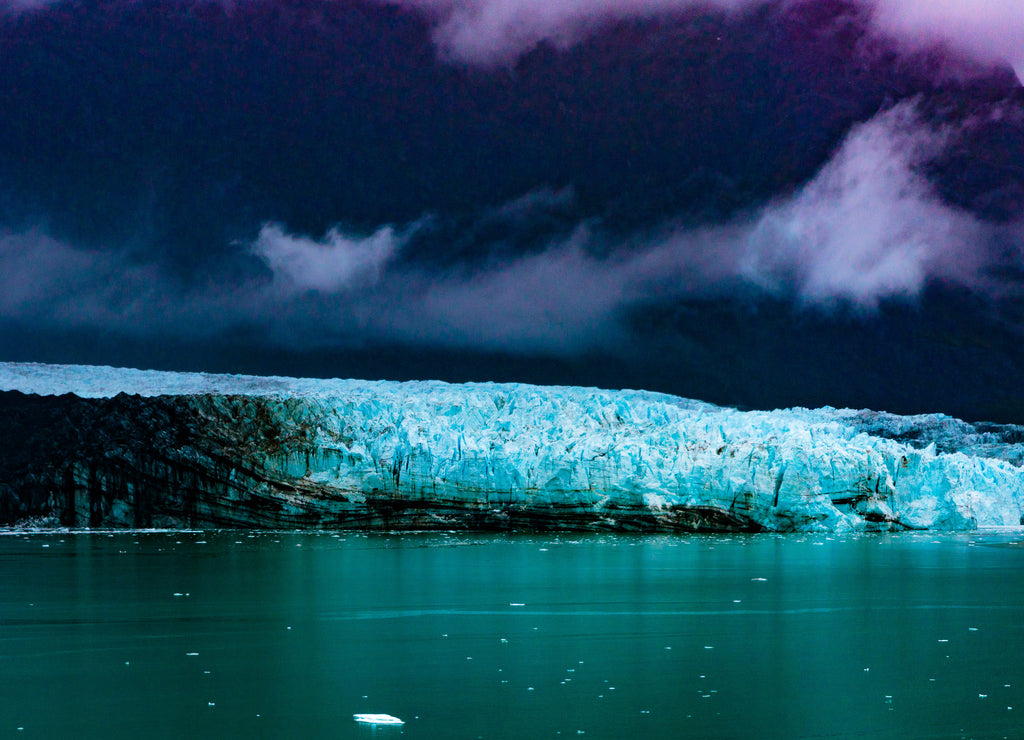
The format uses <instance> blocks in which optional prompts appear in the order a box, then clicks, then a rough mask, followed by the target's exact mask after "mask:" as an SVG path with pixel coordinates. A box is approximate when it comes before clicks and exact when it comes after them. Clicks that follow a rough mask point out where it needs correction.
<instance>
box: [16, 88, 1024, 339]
mask: <svg viewBox="0 0 1024 740" xmlns="http://www.w3.org/2000/svg"><path fill="white" fill-rule="evenodd" d="M950 135H951V133H950V131H948V130H942V129H936V128H935V127H932V126H929V125H927V124H924V123H922V122H921V121H920V119H919V117H918V115H917V111H916V109H915V106H914V105H913V104H912V103H904V104H900V105H898V106H895V107H893V108H891V109H889V110H887V111H885V112H883V113H881V114H879V115H878V116H876V117H875V118H873V119H871V120H869V121H868V122H866V123H864V124H861V125H858V126H855V127H854V128H853V129H852V130H851V131H850V133H849V134H848V135H847V137H846V138H845V140H844V141H843V143H842V145H841V146H840V147H839V149H838V150H837V151H836V153H835V155H834V156H833V158H832V159H831V160H830V161H829V162H828V163H827V164H826V165H825V167H824V168H822V170H821V171H820V172H819V173H818V174H817V176H815V177H814V178H813V179H812V180H811V181H810V182H808V183H807V184H806V185H805V186H803V187H802V188H800V189H799V190H797V191H796V192H794V193H793V194H791V195H790V196H788V197H781V198H778V199H776V200H775V201H774V202H772V203H770V204H769V205H767V206H764V207H761V208H759V209H756V210H754V211H753V212H750V213H747V214H745V215H743V216H741V217H738V218H735V219H733V220H732V221H730V222H728V223H725V224H721V225H713V226H697V227H693V226H679V225H673V224H671V223H667V224H664V225H663V226H662V227H661V228H659V229H655V230H653V231H650V232H644V233H637V234H633V235H631V236H628V237H625V238H623V237H610V236H608V235H606V234H605V233H604V232H603V231H602V229H601V225H600V223H596V222H595V223H581V224H580V225H579V226H578V227H577V228H576V229H575V230H574V231H573V232H572V233H571V234H570V235H569V237H568V238H566V239H561V240H553V241H551V242H550V243H549V244H547V246H546V248H544V249H542V250H540V251H538V252H536V253H533V254H525V255H515V256H511V257H505V258H501V257H495V258H492V259H490V260H487V261H484V262H482V263H480V264H471V265H466V264H461V265H454V266H452V267H450V268H449V269H447V270H445V271H443V272H440V273H439V272H437V270H436V269H434V268H430V267H425V266H423V265H420V264H418V263H417V262H416V261H415V260H411V259H408V257H410V256H411V254H412V252H414V251H415V249H416V246H417V237H418V234H419V233H420V232H421V231H422V230H423V229H424V224H427V223H429V217H428V216H425V217H424V219H421V220H420V221H418V222H414V223H412V224H408V225H402V226H394V225H383V226H381V227H379V228H378V229H376V230H375V231H373V232H371V233H368V234H362V235H359V234H354V233H346V232H345V231H343V230H342V229H341V228H340V227H335V228H332V229H331V230H329V231H328V232H327V233H326V234H324V235H323V236H322V237H319V238H315V237H312V236H308V235H301V234H294V233H289V232H288V231H287V230H286V228H285V227H284V226H282V225H281V224H277V223H272V222H271V223H266V224H264V226H263V227H262V229H261V230H260V232H259V234H258V235H257V237H256V238H255V240H254V241H253V242H252V243H251V244H250V245H249V246H248V249H249V253H250V254H251V255H252V258H253V259H254V260H255V261H256V262H257V263H258V265H259V266H261V269H259V270H256V271H255V272H254V273H253V274H252V275H251V276H250V277H249V278H248V279H247V280H246V281H244V282H242V283H237V284H236V283H232V282H231V281H229V280H227V279H225V280H223V281H218V280H211V281H208V282H207V283H205V284H204V285H201V286H195V285H192V286H186V285H185V284H183V283H181V282H178V281H176V280H175V279H174V278H172V277H171V276H170V275H169V274H168V273H167V272H166V271H164V270H163V269H162V268H161V267H160V265H159V264H158V263H148V264H147V263H143V264H132V262H131V261H130V260H129V259H127V258H126V257H125V256H124V255H118V254H116V253H109V252H89V251H84V250H80V249H76V248H74V246H73V245H69V244H65V243H62V242H60V241H59V240H56V239H54V238H53V237H51V236H48V235H46V234H45V233H43V232H40V231H31V232H26V233H21V234H14V233H8V234H7V235H5V236H4V237H3V238H2V239H0V258H2V260H3V262H4V264H5V267H6V269H5V271H4V273H3V275H2V276H0V295H3V296H4V297H3V299H2V300H0V310H2V315H3V317H4V318H7V319H28V318H32V319H44V320H46V321H47V322H51V323H53V324H55V325H58V326H63V325H68V324H73V325H86V326H88V325H94V326H117V327H119V328H120V329H121V330H124V331H127V332H130V333H134V332H143V333H145V332H153V333H157V332H162V331H170V332H177V333H180V334H181V335H188V334H191V333H194V332H196V331H200V332H208V333H210V332H216V331H218V330H228V329H230V328H231V327H233V326H237V325H247V326H262V327H264V329H265V331H266V332H267V335H268V336H269V337H271V338H272V339H273V340H274V341H275V342H277V343H281V344H285V345H299V346H319V345H322V344H331V343H341V344H345V343H352V342H362V341H367V340H370V341H376V340H382V341H394V340H398V341H402V342H408V343H413V344H416V343H424V344H430V345H441V346H450V347H470V348H483V349H503V348H504V349H507V348H511V347H515V348H516V349H517V351H528V352H529V351H536V352H553V353H556V354H557V353H564V352H577V351H580V350H585V349H588V348H594V347H605V348H607V347H614V346H616V345H619V344H621V343H622V342H623V334H622V326H621V319H622V318H623V316H624V315H625V313H626V312H627V311H628V310H629V309H630V308H631V307H632V306H635V305H637V304H640V303H643V302H645V301H650V300H663V299H673V298H680V297H683V298H686V297H693V296H711V297H714V296H721V295H725V294H727V293H728V292H729V291H731V290H734V289H735V288H736V287H737V286H746V289H748V290H749V289H753V290H755V291H761V292H764V293H766V294H769V295H776V296H782V297H786V298H795V299H797V300H798V301H799V302H801V303H802V304H803V305H804V306H805V307H808V308H811V309H815V308H826V309H830V308H834V307H836V306H841V305H846V306H852V307H854V308H856V309H857V310H862V311H871V310H873V309H874V308H875V307H877V305H878V304H879V302H881V301H884V300H888V299H901V300H912V299H913V298H914V297H915V296H917V295H918V294H919V293H920V292H921V291H922V290H923V288H924V287H925V285H926V284H927V283H928V281H930V280H935V279H938V280H944V281H951V282H954V283H957V284H961V285H965V286H969V287H972V288H975V289H982V290H984V289H986V280H987V278H986V277H985V273H986V268H988V267H990V266H991V265H992V264H994V263H995V262H997V261H999V260H1003V261H1005V259H1006V249H1005V248H1004V249H1003V251H1002V252H1000V253H999V254H989V253H988V252H987V251H986V245H987V244H988V243H989V242H992V241H999V242H1000V243H1001V244H1002V245H1003V246H1004V247H1006V246H1007V245H1010V246H1011V247H1012V249H1011V250H1010V252H1011V254H1016V255H1019V254H1020V253H1021V249H1020V241H1019V234H1017V233H1016V232H1013V231H1012V230H1008V229H1007V228H1006V227H996V226H992V225H989V224H986V223H984V222H982V221H980V220H978V219H977V218H976V217H974V216H972V215H970V214H969V213H966V212H964V211H961V210H959V209H957V208H955V207H953V206H950V205H948V204H946V203H944V202H943V201H942V200H941V199H940V198H939V197H938V196H937V195H936V194H935V192H934V190H933V188H932V187H931V185H930V183H929V182H928V180H927V179H926V177H925V176H924V174H923V172H922V170H923V167H924V166H925V165H927V163H928V162H929V161H930V160H931V159H932V158H934V157H935V156H937V155H938V154H939V153H940V152H941V151H942V150H943V147H944V146H945V145H946V142H947V139H948V138H949V136H950ZM572 197H573V195H572V193H571V192H567V191H551V190H541V191H537V192H533V193H529V194H527V195H525V196H524V197H522V198H520V199H518V200H517V201H515V202H512V203H509V204H506V205H505V206H503V207H501V208H497V209H493V212H492V213H491V215H490V216H489V218H498V217H501V218H506V219H508V218H511V219H528V218H530V217H531V215H532V214H534V215H535V214H536V213H537V212H538V211H543V210H544V208H545V204H547V205H550V206H551V207H552V208H560V207H564V206H565V205H566V202H567V200H571V199H572ZM485 218H486V217H485ZM1013 259H1017V260H1018V263H1017V264H1016V266H1018V267H1020V268H1022V269H1024V261H1020V260H1019V257H1015V258H1013ZM54 295H59V296H61V297H60V298H59V299H57V300H53V299H52V296H54Z"/></svg>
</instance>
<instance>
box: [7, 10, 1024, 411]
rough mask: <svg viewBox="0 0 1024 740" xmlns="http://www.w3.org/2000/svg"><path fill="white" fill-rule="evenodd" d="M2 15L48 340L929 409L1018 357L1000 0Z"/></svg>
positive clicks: (25, 219)
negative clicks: (952, 382) (967, 6)
mask: <svg viewBox="0 0 1024 740" xmlns="http://www.w3.org/2000/svg"><path fill="white" fill-rule="evenodd" d="M3 1H4V0H0V2H3ZM6 7H8V8H15V7H16V8H18V9H19V12H18V13H14V14H7V15H4V14H2V13H0V58H2V59H3V62H4V63H3V64H2V65H0V100H3V101H4V103H3V106H4V109H3V111H0V267H2V269H0V342H7V345H6V346H5V347H4V349H5V350H6V351H7V352H9V353H13V354H18V355H19V358H20V359H35V357H33V356H30V354H31V353H30V351H29V350H27V349H25V350H24V351H22V349H21V348H23V347H31V348H35V349H33V350H32V352H35V351H36V350H37V349H38V350H39V352H40V353H41V354H40V356H45V357H46V358H47V359H50V360H57V361H60V360H64V361H66V360H67V359H68V358H69V357H70V356H69V355H68V354H67V351H69V350H67V351H66V350H65V347H70V346H79V347H83V346H84V347H85V349H84V350H82V352H81V353H79V354H77V355H74V357H73V358H71V359H81V358H83V357H86V358H88V360H89V361H92V362H96V361H99V362H106V361H107V360H106V359H105V355H104V354H103V352H109V351H111V348H113V349H114V350H119V348H120V346H121V345H122V344H131V343H132V342H134V345H133V346H134V347H136V350H134V352H135V354H131V353H128V354H125V355H123V356H127V357H131V358H139V359H131V362H133V363H137V364H146V365H150V364H153V363H164V364H165V365H166V364H169V363H170V364H173V365H174V366H175V367H177V368H180V369H185V368H193V369H201V368H204V367H208V366H213V365H214V364H215V366H216V367H217V368H219V369H232V370H237V371H246V370H250V371H251V370H255V371H266V370H273V371H274V372H284V373H292V374H303V373H307V372H310V370H308V368H310V367H314V368H316V370H315V372H316V373H317V374H323V373H329V374H333V373H347V372H353V373H363V372H367V373H372V374H373V375H374V376H391V377H393V376H400V375H405V376H407V377H415V376H422V375H423V373H427V374H429V375H430V376H431V377H435V376H438V375H440V376H442V377H445V378H448V379H463V380H464V379H470V378H472V379H494V378H497V377H501V378H503V379H508V380H515V379H520V378H530V379H533V380H540V381H542V382H556V383H557V382H585V383H594V382H600V383H602V384H609V385H618V386H623V385H630V386H645V387H650V388H653V389H660V390H668V391H672V392H679V393H686V394H692V395H695V396H698V397H708V398H709V399H710V400H717V401H720V402H734V401H736V402H740V401H743V402H756V403H764V404H778V403H810V402H812V400H809V398H810V399H813V402H817V403H837V402H846V403H869V402H870V403H873V404H875V405H885V406H887V405H889V404H888V402H887V401H886V400H885V399H886V398H887V397H888V398H891V397H894V395H898V390H897V391H893V392H892V394H891V395H888V396H887V395H886V394H887V393H889V391H888V390H886V387H887V384H888V381H889V380H890V379H891V378H892V377H893V375H892V373H898V372H901V373H903V376H902V381H901V382H902V384H903V388H904V389H909V390H908V391H907V393H908V394H909V397H912V398H913V399H914V401H913V404H916V405H915V406H914V408H920V407H921V406H922V405H923V404H931V408H936V407H939V408H945V406H944V405H943V404H945V400H944V399H948V398H952V397H953V396H952V395H951V394H952V393H953V392H951V391H949V389H948V388H946V387H945V386H944V385H943V381H941V379H939V380H933V381H930V383H931V384H930V385H928V382H927V379H926V378H925V379H924V380H923V379H922V376H923V375H924V374H926V373H927V371H928V369H929V368H931V367H932V361H933V359H934V358H935V357H936V356H941V357H945V358H947V360H951V361H958V359H959V357H960V355H959V354H958V353H959V349H960V347H961V346H964V345H970V346H971V347H972V348H975V349H972V351H976V348H977V347H978V346H983V349H985V351H987V352H989V355H986V357H987V358H988V359H989V360H993V358H994V361H992V362H990V363H989V364H990V365H991V367H992V368H993V370H992V371H991V372H989V373H988V375H985V376H984V378H983V379H981V378H982V376H981V375H976V374H975V369H976V367H977V365H978V364H979V363H978V362H977V358H976V357H975V356H974V355H972V356H971V357H969V358H967V359H965V360H964V367H965V368H966V369H965V370H964V371H963V372H961V373H960V375H959V376H958V380H957V384H956V385H957V388H960V387H964V383H965V382H966V380H965V379H971V382H973V383H974V386H972V387H976V388H977V389H979V390H977V392H976V393H975V396H974V397H973V398H975V399H977V398H980V397H982V396H983V395H984V393H987V392H988V391H987V389H988V388H989V387H990V386H991V385H992V382H993V381H992V378H993V377H995V378H997V379H998V377H1002V376H1005V377H1010V376H1012V375H1013V373H1012V372H1002V371H1000V370H999V369H998V368H999V367H1000V366H999V362H1000V361H1002V360H1003V359H1005V358H1007V357H1009V358H1010V360H1007V362H1009V363H1010V365H1011V366H1012V367H1013V368H1016V367H1021V368H1024V359H1019V360H1018V359H1014V358H1016V357H1017V355H1014V354H1013V352H1012V351H1010V350H1008V349H1006V348H1007V347H1008V346H1009V342H1008V340H1007V339H1006V337H1007V336H1012V337H1015V340H1014V341H1017V340H1018V339H1019V336H1020V334H1021V333H1022V332H1020V331H1018V330H1017V328H1016V325H1012V321H1013V320H1014V319H1013V317H1014V316H1018V315H1024V314H1021V313H1020V312H1019V310H1017V309H1016V308H1015V306H1016V304H1014V303H1013V301H1014V300H1016V296H1018V294H1019V293H1020V290H1019V288H1020V285H1021V282H1020V281H1019V278H1020V275H1022V274H1024V257H1022V241H1021V231H1022V230H1021V228H1020V227H1019V224H1020V223H1021V221H1022V219H1024V174H1022V173H1024V97H1022V94H1021V90H1020V88H1019V86H1016V85H1015V83H1014V78H1013V76H1012V75H1011V74H1010V73H1009V71H1008V69H1006V68H1005V67H1004V68H1003V69H998V68H997V67H993V66H992V65H993V64H996V65H998V63H1000V62H1001V61H1002V60H1006V59H1009V60H1010V61H1011V62H1012V61H1013V55H1012V52H1013V50H1014V48H1017V46H1019V45H1016V41H1015V39H1016V38H1017V36H1016V35H1015V34H1017V33H1018V31H1019V28H1020V25H1019V19H1017V18H1016V17H1015V16H1014V15H1013V14H1012V13H1007V12H1006V8H1003V7H1002V6H1000V5H998V4H986V5H981V4H978V5H976V6H972V7H974V10H975V12H974V13H973V14H971V16H970V17H969V18H968V17H966V16H964V17H962V14H961V12H960V10H958V8H959V7H962V6H961V5H959V4H958V5H957V6H956V7H954V6H952V5H949V6H948V7H947V6H946V5H944V4H942V3H930V4H925V3H923V2H922V3H901V4H897V3H895V0H894V2H893V3H892V4H890V3H888V0H878V2H877V3H873V4H871V5H868V4H866V3H859V2H854V1H852V0H815V2H809V3H798V2H775V3H762V2H758V1H757V0H750V1H749V2H748V1H746V0H739V1H737V2H714V1H713V0H712V1H710V2H705V3H690V2H686V1H685V0H650V1H647V2H645V1H644V0H623V1H620V2H612V1H611V0H590V1H589V2H583V1H582V0H580V1H579V2H568V1H566V0H549V1H547V2H543V3H542V2H540V1H539V0H508V1H507V2H490V1H489V0H462V1H460V2H454V1H451V2H448V1H447V0H399V1H398V2H387V1H386V0H379V1H378V0H332V1H330V2H316V1H314V0H288V1H287V2H284V1H283V0H244V1H242V2H234V3H215V2H194V1H193V0H183V1H181V2H179V1H177V0H141V1H140V2H112V3H99V4H89V3H72V2H56V3H45V2H26V1H25V0H21V1H20V2H16V3H14V4H12V3H11V2H10V1H9V2H8V3H7V6H6ZM897 11H898V12H897ZM972 29H973V30H972ZM893 39H899V41H893ZM939 47H945V48H946V51H942V50H941V48H939ZM963 56H969V57H972V58H974V59H975V60H976V63H975V64H974V66H973V67H972V66H971V65H970V64H967V63H963V62H962V58H961V57H963ZM961 67H962V68H963V69H966V70H967V71H968V72H969V74H964V75H959V76H958V75H957V74H950V73H949V72H950V70H953V71H954V72H956V71H957V70H958V69H961ZM937 286H938V287H937ZM958 291H959V292H958ZM951 296H952V297H951ZM1007 297H1010V298H1011V299H1012V300H1011V301H1010V304H1011V305H1010V309H1011V310H1007V311H1005V312H1003V313H1000V314H999V315H998V316H997V318H996V319H991V318H990V314H992V313H993V311H990V309H991V307H992V306H993V305H994V304H997V303H999V302H1000V301H1003V300H1004V299H1005V298H1007ZM1000 305H1002V304H1000ZM949 306H954V307H955V308H954V309H951V308H949ZM965 306H966V307H967V309H965V310H961V309H962V308H963V307H965ZM748 309H749V310H748ZM918 310H920V313H921V315H924V316H927V317H931V318H928V319H927V321H930V322H931V323H930V324H928V326H927V327H926V328H922V327H924V324H923V323H921V324H919V323H917V322H918V321H919V318H918V313H917V312H918ZM994 313H999V312H998V311H996V312H994ZM961 316H966V317H967V318H964V319H963V320H962V321H961V320H960V317H961ZM1004 316H1007V317H1009V318H1008V319H1005V320H1004V318H1003V317H1004ZM950 317H952V318H950ZM978 317H982V318H978ZM921 321H925V320H924V319H921ZM972 321H974V322H975V323H974V324H971V322H972ZM985 322H988V323H985ZM993 322H995V324H994V323H993ZM1000 322H1002V323H1000ZM993 325H997V328H998V329H999V331H994V330H993V331H990V332H988V333H986V331H978V330H977V329H978V327H979V326H980V327H981V329H983V330H987V329H991V328H992V327H993ZM894 327H895V328H894ZM1007 327H1009V328H1007ZM904 328H905V335H899V334H898V331H897V330H903V329H904ZM1004 329H1005V331H1004ZM47 332H49V333H47ZM894 333H895V336H894ZM47 337H49V339H47ZM933 337H934V339H933ZM979 337H980V338H979ZM993 337H994V338H993ZM55 338H56V339H55ZM47 342H49V344H47ZM189 342H192V343H193V345H191V346H192V349H191V350H190V351H191V352H192V354H191V355H187V356H188V357H190V358H192V359H190V360H179V359H178V356H177V355H176V352H178V351H179V350H180V349H182V348H187V347H188V346H190V345H189ZM203 342H205V344H204V343H203ZM94 344H95V346H100V347H105V348H107V349H106V350H102V351H101V350H95V351H94V350H92V349H91V347H92V346H93V345H94ZM86 345H88V346H86ZM164 347H166V349H162V348H164ZM893 347H896V348H902V349H900V350H899V351H900V352H901V354H902V356H901V358H900V361H899V363H898V365H899V366H898V368H897V369H892V368H893V367H894V366H893V365H892V364H891V363H890V362H889V353H890V352H891V351H894V350H892V348H893ZM381 348H385V350H386V351H385V350H382V349H381ZM396 348H397V349H396ZM937 348H938V349H937ZM89 352H92V354H89ZM360 352H362V353H364V354H363V355H360V356H362V357H364V358H370V360H367V363H366V364H363V365H357V366H356V369H355V370H346V369H345V368H346V367H349V366H348V365H346V363H348V362H349V361H350V358H351V357H353V356H355V355H357V354H358V353H360ZM19 353H20V354H19ZM83 353H84V354H83ZM375 353H377V354H375ZM915 353H917V354H915ZM943 353H945V354H943ZM1018 354H1020V353H1018ZM183 356H184V355H183ZM424 356H429V357H432V358H434V359H433V360H430V361H429V362H427V363H426V364H422V363H421V364H416V362H417V361H418V360H419V359H420V358H422V357H424ZM833 356H834V357H837V358H843V359H842V366H841V367H832V366H829V365H828V363H827V362H822V361H821V358H822V357H826V358H827V357H833ZM254 357H255V358H257V360H258V361H254V360H253V358H254ZM452 357H456V358H462V360H461V361H465V362H466V363H467V364H466V365H465V366H464V367H468V368H473V369H472V371H470V370H460V369H455V370H452V369H451V367H453V366H454V364H455V363H456V362H458V361H459V360H452V359H451V358H452ZM591 357H600V358H601V359H600V361H597V362H595V361H591V360H590V359H587V358H591ZM1022 357H1024V356H1022ZM154 358H156V359H154ZM167 358H171V359H170V360H168V359H167ZM208 358H209V359H208ZM239 358H242V359H239ZM268 358H270V359H271V360H272V363H271V364H267V362H266V360H267V359H268ZM278 358H285V359H280V360H279V359H278ZM287 358H291V359H287ZM295 358H300V359H298V360H296V359H295ZM310 358H314V359H315V358H320V360H315V361H312V360H311V359H310ZM323 358H327V359H323ZM373 358H376V359H373ZM467 358H469V359H468V360H467ZM474 358H475V359H474ZM481 358H491V359H489V360H486V362H485V361H484V360H481ZM494 358H497V359H494ZM537 358H539V359H537ZM581 358H583V359H581ZM293 361H294V363H295V364H294V365H289V363H290V362H293ZM477 361H479V362H480V363H481V364H478V365H473V363H474V362H477ZM534 361H536V362H535V364H534V365H529V363H530V362H534ZM253 362H255V364H252V363H253ZM836 362H839V361H838V360H837V361H836ZM247 363H248V364H247ZM274 363H276V364H274ZM304 363H305V364H304ZM374 363H376V364H374ZM431 363H433V364H431ZM488 363H490V364H488ZM1014 363H1016V364H1014ZM796 365H799V367H796ZM366 368H369V369H366ZM403 368H405V369H404V370H403ZM409 368H415V369H413V370H410V369H409ZM530 368H533V370H530ZM538 368H540V369H539V370H538ZM565 368H570V369H571V372H570V374H569V375H565V374H560V373H563V371H564V370H565ZM573 368H574V369H573ZM595 368H596V369H598V370H600V371H601V372H603V373H604V374H597V375H595V374H594V372H595ZM609 368H610V369H609ZM737 368H740V369H737ZM851 368H852V369H851ZM877 368H884V371H883V370H876V369H877ZM922 368H923V369H922ZM606 370H607V372H605V371H606ZM855 371H856V372H855ZM876 372H877V374H874V373H876ZM520 373H522V375H521V374H520ZM844 373H846V375H844ZM887 373H889V374H887ZM681 378H682V379H683V380H680V379H681ZM687 379H688V380H687ZM695 379H696V380H695ZM982 380H984V382H982ZM691 381H692V382H691ZM698 381H699V382H698ZM1003 382H1004V385H1006V384H1008V383H1009V382H1010V381H1003ZM922 384H923V385H922ZM919 388H923V390H920V391H919ZM709 389H710V390H709ZM773 389H774V390H773ZM779 389H782V390H779ZM808 389H817V391H815V392H817V393H818V395H815V396H808V394H809V393H811V391H810V390H808ZM847 389H854V390H851V391H849V392H847ZM879 389H881V390H879ZM883 391H884V392H883ZM706 393H707V394H709V395H705V394H706ZM956 393H959V390H957V391H956ZM959 397H960V396H959V395H957V396H956V398H959ZM737 399H738V400H737ZM751 399H753V400H752V401H751ZM841 399H842V400H841ZM850 399H853V400H852V401H851V400H850ZM857 399H861V400H857ZM865 399H867V400H865ZM936 399H937V400H936ZM965 403H967V402H965ZM972 403H973V401H972ZM990 407H992V404H989V406H986V408H990ZM904 408H906V406H904ZM1014 408H1020V409H1024V401H1022V402H1021V403H1019V404H1017V406H1015V407H1014ZM1000 413H1002V412H1000Z"/></svg>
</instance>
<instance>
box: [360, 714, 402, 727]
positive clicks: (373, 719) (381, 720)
mask: <svg viewBox="0 0 1024 740" xmlns="http://www.w3.org/2000/svg"><path fill="white" fill-rule="evenodd" d="M352 719H354V720H355V721H356V722H364V723H366V724H368V725H404V724H405V722H403V721H402V720H400V719H398V717H392V716H391V715H390V714H353V715H352Z"/></svg>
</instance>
